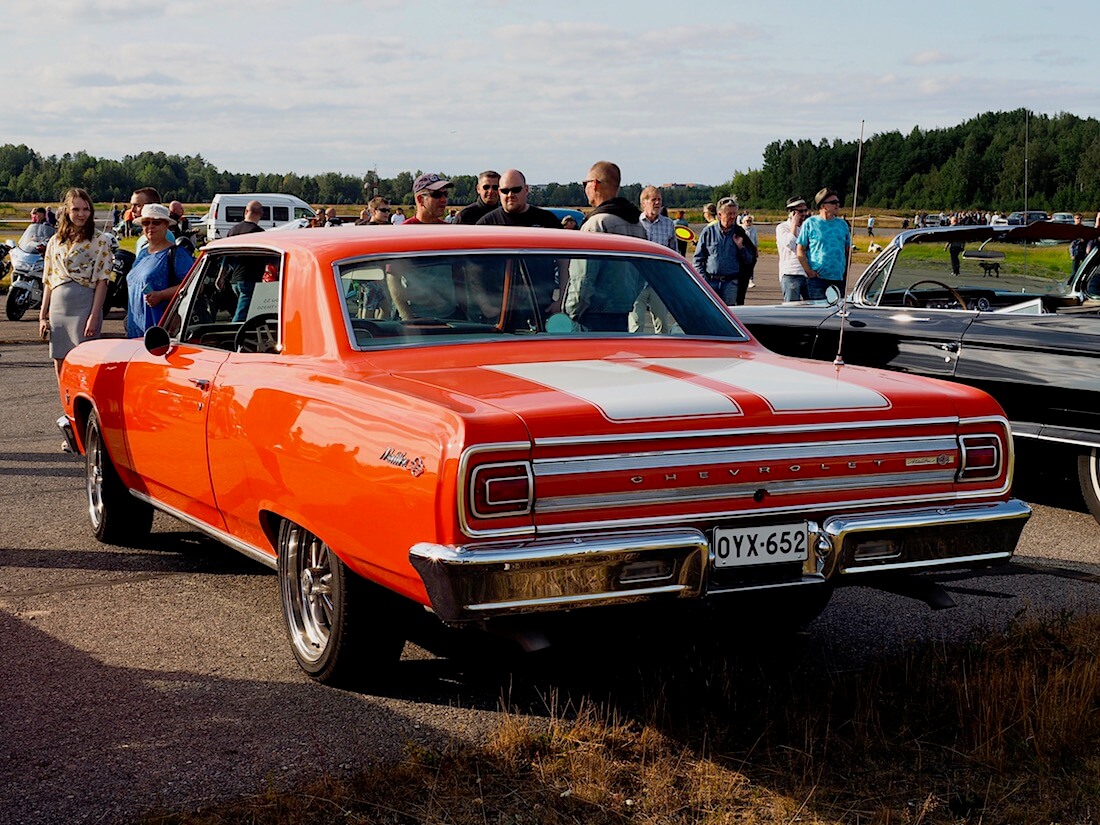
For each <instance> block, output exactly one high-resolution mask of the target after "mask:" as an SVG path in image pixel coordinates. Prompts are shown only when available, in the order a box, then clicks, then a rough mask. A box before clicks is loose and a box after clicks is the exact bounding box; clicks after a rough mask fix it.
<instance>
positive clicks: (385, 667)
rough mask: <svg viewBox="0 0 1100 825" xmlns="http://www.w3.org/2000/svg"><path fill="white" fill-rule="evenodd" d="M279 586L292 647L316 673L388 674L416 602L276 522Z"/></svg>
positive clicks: (360, 682)
mask: <svg viewBox="0 0 1100 825" xmlns="http://www.w3.org/2000/svg"><path fill="white" fill-rule="evenodd" d="M278 550H279V592H280V596H281V597H282V603H283V620H284V622H285V624H286V631H287V636H288V637H289V638H290V648H291V650H292V651H293V652H294V658H295V659H297V660H298V665H299V666H300V667H301V668H302V670H304V671H305V672H306V673H308V674H309V675H310V677H312V678H313V679H316V680H317V681H318V682H325V683H330V684H331V683H345V682H346V683H351V684H354V685H355V686H356V687H363V686H364V685H365V684H368V683H370V682H372V681H373V682H382V681H385V680H386V679H387V678H388V677H389V676H390V675H391V674H392V670H393V666H394V665H395V664H396V663H397V662H398V660H400V658H401V650H402V649H403V648H404V646H405V633H406V629H405V624H404V621H403V618H404V616H405V615H406V612H407V611H408V610H409V607H410V605H411V602H409V601H407V600H406V599H404V598H402V597H400V596H398V595H396V594H395V593H393V592H392V591H390V590H387V589H386V588H384V587H380V586H379V585H377V584H374V583H373V582H369V581H367V580H366V579H364V578H362V577H360V576H358V575H356V574H355V573H354V572H353V571H352V570H350V569H348V567H347V566H346V565H345V564H344V563H343V562H342V561H341V560H340V557H339V556H337V555H336V554H335V553H334V552H332V549H331V548H330V547H329V546H328V545H327V544H326V543H325V542H324V541H322V540H321V539H320V538H318V537H317V536H315V535H314V534H313V533H311V532H310V531H309V530H306V529H305V528H304V527H300V526H299V525H297V524H293V523H291V522H289V521H284V522H283V523H282V525H281V526H280V527H279V538H278Z"/></svg>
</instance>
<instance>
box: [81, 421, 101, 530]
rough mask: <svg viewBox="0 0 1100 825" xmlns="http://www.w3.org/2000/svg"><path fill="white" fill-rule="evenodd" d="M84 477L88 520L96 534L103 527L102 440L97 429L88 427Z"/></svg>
mask: <svg viewBox="0 0 1100 825" xmlns="http://www.w3.org/2000/svg"><path fill="white" fill-rule="evenodd" d="M84 450H85V461H84V475H85V480H86V485H87V490H88V518H90V519H91V520H92V529H93V530H95V531H96V533H97V534H98V533H99V531H100V529H102V526H103V511H104V504H103V457H104V452H103V439H102V438H101V437H100V434H99V427H98V426H96V427H92V426H89V427H88V434H87V440H86V441H85V445H84Z"/></svg>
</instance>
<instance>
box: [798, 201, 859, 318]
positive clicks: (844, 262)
mask: <svg viewBox="0 0 1100 825" xmlns="http://www.w3.org/2000/svg"><path fill="white" fill-rule="evenodd" d="M814 203H816V204H817V207H818V209H819V210H820V211H819V212H818V214H817V215H811V216H810V217H808V218H806V220H805V221H804V222H803V223H802V228H801V229H799V230H798V262H799V263H800V264H802V268H803V269H804V270H806V292H807V293H808V294H809V297H810V300H821V299H822V298H824V297H825V290H826V289H827V288H828V287H829V285H830V284H831V285H833V286H835V287H836V288H837V289H839V290H840V291H841V293H843V292H844V278H845V276H846V275H847V274H848V258H849V257H850V256H851V254H852V233H851V230H850V229H849V228H848V222H847V221H846V220H844V219H843V218H841V217H839V214H840V196H839V195H837V193H836V192H835V191H834V190H832V189H829V188H828V187H826V188H825V189H822V190H821V191H820V192H818V193H817V194H816V195H815V196H814Z"/></svg>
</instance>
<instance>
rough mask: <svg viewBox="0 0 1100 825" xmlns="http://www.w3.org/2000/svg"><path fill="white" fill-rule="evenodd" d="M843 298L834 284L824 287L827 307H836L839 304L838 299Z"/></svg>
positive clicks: (842, 294)
mask: <svg viewBox="0 0 1100 825" xmlns="http://www.w3.org/2000/svg"><path fill="white" fill-rule="evenodd" d="M843 297H844V293H843V292H841V291H840V288H839V287H838V286H836V284H829V285H828V286H827V287H825V300H826V301H828V302H829V306H834V307H835V306H836V305H837V304H839V303H840V299H841V298H843Z"/></svg>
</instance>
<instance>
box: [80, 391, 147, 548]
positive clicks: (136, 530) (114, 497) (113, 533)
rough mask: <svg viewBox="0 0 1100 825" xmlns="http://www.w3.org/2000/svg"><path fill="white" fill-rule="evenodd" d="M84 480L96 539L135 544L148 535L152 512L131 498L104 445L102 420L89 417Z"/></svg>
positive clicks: (142, 502) (93, 416) (85, 435)
mask: <svg viewBox="0 0 1100 825" xmlns="http://www.w3.org/2000/svg"><path fill="white" fill-rule="evenodd" d="M84 476H85V482H86V487H87V491H88V516H89V518H90V519H91V521H92V530H93V531H95V537H96V538H97V539H99V540H100V541H102V542H104V543H106V544H122V545H128V544H132V543H134V542H136V541H139V540H140V539H143V538H145V537H146V536H148V535H149V531H150V530H151V529H152V527H153V508H152V507H151V506H150V505H149V504H147V503H146V502H144V501H140V500H138V499H136V498H134V497H133V496H132V495H130V491H129V490H128V489H126V485H125V484H123V483H122V479H120V478H119V477H118V471H117V470H115V465H114V462H112V461H111V456H110V454H109V453H108V452H107V446H106V445H105V444H104V443H103V430H102V427H101V426H100V423H99V417H98V416H97V415H96V414H95V412H93V413H92V414H91V415H90V416H89V417H88V427H87V429H86V430H85V434H84Z"/></svg>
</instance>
